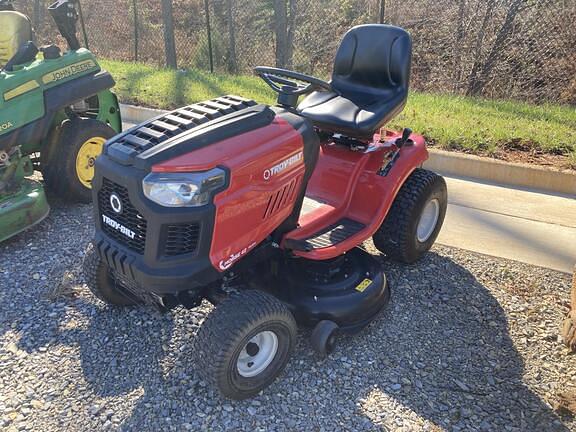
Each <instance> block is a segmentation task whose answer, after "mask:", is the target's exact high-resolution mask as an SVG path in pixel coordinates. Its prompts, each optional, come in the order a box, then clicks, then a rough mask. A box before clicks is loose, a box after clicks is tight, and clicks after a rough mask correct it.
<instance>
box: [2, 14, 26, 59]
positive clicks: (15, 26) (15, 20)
mask: <svg viewBox="0 0 576 432" xmlns="http://www.w3.org/2000/svg"><path fill="white" fill-rule="evenodd" d="M31 40H32V24H31V23H30V20H29V19H28V17H27V16H26V15H24V14H22V13H20V12H16V11H0V66H4V65H5V64H6V63H7V62H8V60H10V59H11V58H12V56H14V54H16V52H17V51H18V48H20V47H21V46H22V45H23V44H24V43H26V42H28V41H31Z"/></svg>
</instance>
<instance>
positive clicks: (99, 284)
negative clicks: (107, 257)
mask: <svg viewBox="0 0 576 432" xmlns="http://www.w3.org/2000/svg"><path fill="white" fill-rule="evenodd" d="M82 269H83V272H84V277H85V279H86V284H87V285H88V288H89V289H90V291H91V292H92V294H94V296H95V297H97V298H98V299H100V300H102V301H103V302H104V303H107V304H109V305H114V306H130V305H134V304H137V303H138V301H137V300H136V299H135V298H134V297H133V296H130V295H129V292H128V291H127V290H126V289H125V288H123V285H122V283H121V282H120V280H118V278H117V277H115V275H114V272H113V271H112V269H111V268H110V267H108V265H107V264H106V263H105V262H103V261H102V259H101V258H100V255H99V254H98V251H96V249H95V248H94V245H93V244H92V243H90V245H89V246H88V250H87V251H86V255H85V256H84V261H83V263H82Z"/></svg>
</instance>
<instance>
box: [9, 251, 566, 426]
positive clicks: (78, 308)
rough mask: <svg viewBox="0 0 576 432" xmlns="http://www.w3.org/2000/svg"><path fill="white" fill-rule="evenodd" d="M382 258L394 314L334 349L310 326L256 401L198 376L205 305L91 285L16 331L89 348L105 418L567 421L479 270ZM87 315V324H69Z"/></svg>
mask: <svg viewBox="0 0 576 432" xmlns="http://www.w3.org/2000/svg"><path fill="white" fill-rule="evenodd" d="M384 264H385V267H386V268H387V274H388V277H389V279H390V281H391V283H392V288H393V297H392V301H391V304H390V305H389V307H388V308H387V309H386V310H385V311H384V312H383V313H382V315H381V316H380V317H379V318H378V319H377V320H376V321H375V322H374V323H373V324H372V325H371V326H370V327H369V328H368V329H366V330H365V331H363V332H362V333H360V334H359V335H356V336H355V337H343V338H342V339H341V343H340V345H339V346H338V348H337V351H336V352H335V353H334V354H333V355H331V356H330V357H329V358H328V359H325V360H319V359H318V358H316V357H315V356H314V355H313V354H312V352H311V349H310V347H309V345H308V342H307V340H305V339H304V338H303V337H302V336H303V334H301V335H300V341H299V343H298V347H297V349H296V352H295V354H294V356H293V358H292V360H291V362H290V363H289V365H288V368H287V370H286V372H285V373H284V374H283V376H281V377H280V378H279V379H278V380H277V381H276V382H275V383H274V384H273V385H272V386H271V387H270V388H269V389H267V390H265V391H264V392H263V394H262V395H259V396H258V397H256V398H255V399H254V400H251V401H243V402H233V401H227V400H222V399H221V398H220V397H219V396H218V395H217V394H216V393H215V392H214V391H213V390H212V389H210V388H207V387H205V386H204V383H202V382H201V381H199V380H198V378H196V376H195V373H194V371H193V367H194V366H193V365H191V363H190V358H191V354H192V343H193V338H194V334H195V332H196V330H197V328H198V325H199V324H200V322H201V320H202V319H203V316H204V314H205V311H195V310H193V311H184V310H181V309H177V310H175V311H173V312H172V313H170V314H165V315H161V314H159V313H157V312H155V311H153V310H150V309H147V308H127V309H123V310H122V309H115V308H101V307H99V306H98V307H97V306H95V304H93V303H88V302H86V301H85V300H84V299H82V298H81V297H80V298H78V299H76V300H70V301H62V300H58V301H56V302H54V303H52V307H51V310H52V315H49V318H48V319H44V320H43V321H40V320H36V319H34V318H33V313H32V311H30V312H31V316H30V317H29V318H25V319H22V320H19V324H18V326H17V328H16V329H15V330H17V331H18V332H19V333H20V334H21V335H22V337H21V339H20V342H19V345H20V349H24V350H26V351H29V352H31V351H36V350H38V349H39V348H40V347H42V346H45V345H54V344H62V345H68V346H75V347H78V348H79V360H80V366H81V369H82V370H81V374H82V375H83V377H84V379H85V381H86V384H87V385H88V388H89V390H90V391H91V392H93V393H94V394H95V395H96V396H98V397H102V398H111V399H114V400H115V402H110V404H111V407H112V411H111V413H110V414H109V416H108V417H107V416H106V415H104V414H95V416H103V417H101V418H100V419H99V420H95V421H97V423H96V424H99V425H101V426H102V425H103V424H104V423H105V422H106V421H108V420H110V421H113V423H114V424H115V425H116V427H114V428H113V429H117V428H118V429H120V430H126V431H127V430H130V431H132V430H134V431H144V430H178V431H179V430H186V429H191V430H200V429H203V430H256V429H258V428H260V429H261V430H275V431H282V430H287V431H292V430H326V431H331V430H355V431H360V430H407V431H408V430H422V426H423V423H424V424H425V423H428V428H433V426H432V425H431V423H432V424H435V425H437V426H439V427H441V428H443V429H446V430H450V431H457V430H481V431H495V430H498V431H499V430H512V431H567V430H568V429H567V428H566V427H564V426H563V425H562V422H561V420H560V419H559V418H558V417H557V416H556V415H555V414H554V413H553V412H552V411H551V410H550V408H549V407H548V406H547V405H546V404H545V403H544V401H543V400H541V399H540V397H539V396H538V395H537V394H535V393H534V392H533V391H532V390H531V389H529V388H528V387H527V386H526V385H525V384H523V383H522V374H523V368H524V364H523V360H522V357H521V356H520V354H519V353H518V352H517V351H516V349H515V347H514V344H513V341H512V339H511V337H510V336H509V333H508V325H507V321H506V316H505V312H504V310H503V309H502V307H501V306H500V304H499V303H498V301H497V300H496V299H495V298H494V297H493V295H492V294H491V292H490V290H489V289H487V288H486V287H484V286H483V285H482V284H480V283H479V282H478V281H477V280H476V279H475V277H474V276H473V275H472V274H471V273H470V272H469V271H468V270H466V269H465V268H464V267H462V266H460V265H459V264H457V263H455V262H454V261H452V260H450V259H449V258H447V257H445V256H442V255H438V254H436V253H429V254H427V255H426V256H425V257H424V259H423V260H422V261H421V262H419V263H418V264H416V265H413V266H401V265H398V264H393V263H389V262H387V261H385V262H384ZM86 295H88V294H86ZM65 314H66V315H67V316H68V317H67V319H66V322H67V324H66V325H64V322H63V321H62V320H61V317H62V316H63V315H65ZM75 314H76V315H77V316H79V317H84V318H87V320H86V319H84V320H82V319H80V320H79V321H84V322H85V323H86V324H85V325H82V326H78V327H74V326H73V325H71V323H72V324H73V323H74V319H73V316H74V315H75ZM39 326H42V328H43V330H42V331H40V330H39ZM302 333H304V336H305V335H306V333H307V332H302ZM37 334H42V335H45V336H43V337H40V338H38V337H37V336H35V335H37ZM135 391H136V392H137V394H134V392H135ZM124 399H125V400H126V405H125V406H124V407H123V408H118V406H119V405H122V403H123V402H122V401H123V400H124ZM106 409H107V407H103V408H102V413H104V412H105V410H106ZM87 410H88V412H89V409H88V408H87ZM116 411H118V412H117V413H116ZM116 415H118V418H116V417H115V416H116ZM402 428H403V429H402ZM425 430H433V429H425Z"/></svg>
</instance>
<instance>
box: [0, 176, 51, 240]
mask: <svg viewBox="0 0 576 432" xmlns="http://www.w3.org/2000/svg"><path fill="white" fill-rule="evenodd" d="M49 212H50V207H49V205H48V202H47V201H46V195H45V194H44V188H43V187H42V185H41V184H40V183H38V182H36V181H34V180H29V179H25V180H24V181H23V182H22V185H21V187H20V189H19V190H18V191H17V192H16V193H14V194H13V195H10V196H8V197H6V198H4V199H2V201H0V220H1V221H2V223H1V224H0V242H2V241H4V240H6V239H9V238H10V237H12V236H15V235H16V234H18V233H20V232H22V231H24V230H26V229H28V228H29V227H31V226H33V225H36V224H37V223H39V222H41V221H42V220H43V219H44V218H45V217H46V216H48V213H49Z"/></svg>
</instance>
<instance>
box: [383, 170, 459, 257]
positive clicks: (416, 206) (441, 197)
mask: <svg viewBox="0 0 576 432" xmlns="http://www.w3.org/2000/svg"><path fill="white" fill-rule="evenodd" d="M447 206H448V192H447V189H446V182H445V181H444V179H443V178H442V177H441V176H439V175H438V174H435V173H433V172H431V171H428V170H425V169H421V168H418V169H416V170H414V172H413V173H412V174H410V176H409V177H408V179H406V181H405V182H404V184H403V185H402V187H401V188H400V191H399V192H398V195H397V196H396V199H395V200H394V203H393V204H392V208H391V209H390V211H389V212H388V215H387V216H386V219H385V220H384V222H383V223H382V225H381V226H380V228H379V229H378V231H376V233H375V234H374V236H373V240H374V245H375V246H376V248H377V249H378V250H379V251H380V252H382V253H384V254H386V255H387V256H389V257H390V258H392V259H395V260H398V261H402V262H405V263H412V262H414V261H416V260H417V259H418V258H420V256H422V254H423V253H424V252H426V251H428V250H429V249H430V248H431V247H432V245H433V244H434V242H435V241H436V238H437V237H438V234H439V232H440V229H441V228H442V224H443V223H444V217H445V215H446V208H447Z"/></svg>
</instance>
